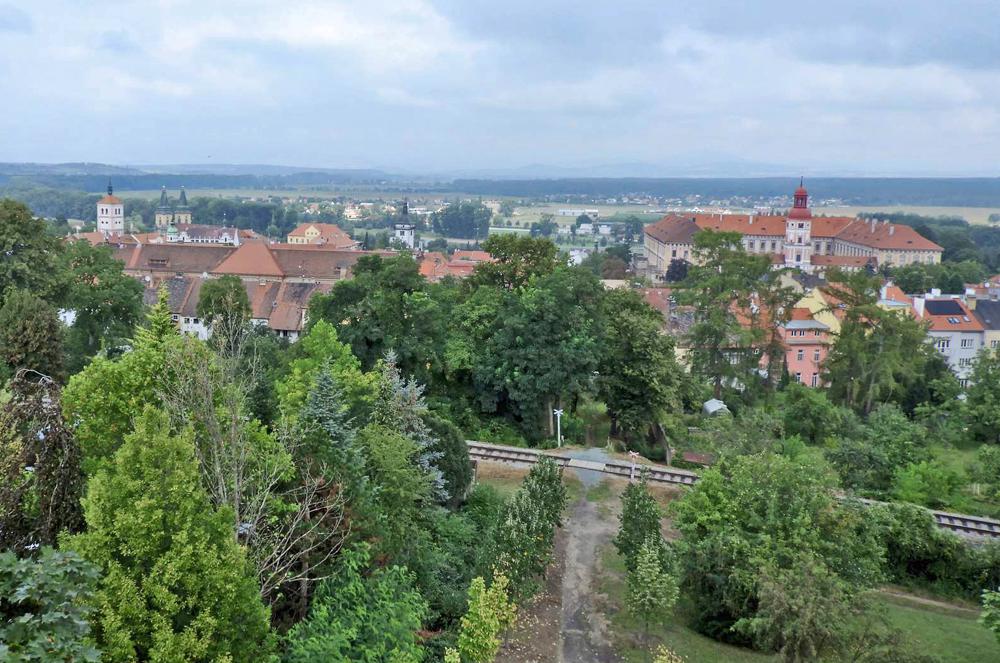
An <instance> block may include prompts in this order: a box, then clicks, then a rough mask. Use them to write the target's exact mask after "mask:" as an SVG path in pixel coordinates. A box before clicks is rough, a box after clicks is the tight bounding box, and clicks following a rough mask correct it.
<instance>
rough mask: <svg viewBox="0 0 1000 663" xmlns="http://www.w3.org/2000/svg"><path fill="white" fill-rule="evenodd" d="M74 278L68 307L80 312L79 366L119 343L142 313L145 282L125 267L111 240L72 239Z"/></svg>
mask: <svg viewBox="0 0 1000 663" xmlns="http://www.w3.org/2000/svg"><path fill="white" fill-rule="evenodd" d="M62 265H63V270H64V272H65V274H66V278H67V279H68V284H67V286H68V287H67V289H66V292H65V307H66V308H68V309H71V310H72V311H73V313H74V316H75V317H74V320H73V325H72V327H71V328H70V332H69V340H68V345H69V347H70V350H71V352H70V356H71V360H72V361H71V369H72V370H73V371H76V370H79V369H80V368H81V367H82V366H83V365H84V363H86V360H87V359H88V358H89V357H92V356H93V355H94V354H96V353H97V351H98V350H100V349H101V347H102V346H103V347H106V348H109V349H112V350H113V349H115V348H116V347H117V346H119V345H122V344H123V343H124V342H125V341H126V339H128V338H129V337H130V336H131V335H132V330H133V328H134V327H135V325H136V323H138V322H139V320H140V319H141V318H142V284H141V283H139V281H137V280H136V279H134V278H132V277H131V276H128V275H127V274H125V273H124V272H123V271H122V268H123V267H124V263H122V261H121V260H117V259H116V258H115V257H114V255H113V254H112V252H111V249H110V248H108V247H106V246H92V245H91V244H90V242H87V241H74V242H70V243H69V244H68V245H67V246H66V249H65V250H64V251H63V254H62Z"/></svg>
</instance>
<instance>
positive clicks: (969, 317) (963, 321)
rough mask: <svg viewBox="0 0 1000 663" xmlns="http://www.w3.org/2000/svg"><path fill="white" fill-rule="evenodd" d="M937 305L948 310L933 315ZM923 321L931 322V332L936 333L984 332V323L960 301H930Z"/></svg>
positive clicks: (926, 303) (925, 303)
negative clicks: (932, 310) (933, 309)
mask: <svg viewBox="0 0 1000 663" xmlns="http://www.w3.org/2000/svg"><path fill="white" fill-rule="evenodd" d="M935 304H937V305H942V306H940V308H942V309H946V310H944V311H943V312H935V313H932V312H931V310H930V309H932V308H935V306H934V305H935ZM922 319H923V320H926V321H928V322H930V330H931V331H936V332H977V331H983V330H984V327H983V323H982V322H980V320H979V318H977V317H976V316H975V315H973V313H972V311H971V310H969V307H968V306H966V305H965V302H963V301H962V300H960V299H928V300H927V301H926V302H924V315H923V317H922Z"/></svg>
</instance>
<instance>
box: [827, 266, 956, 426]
mask: <svg viewBox="0 0 1000 663" xmlns="http://www.w3.org/2000/svg"><path fill="white" fill-rule="evenodd" d="M828 280H829V285H828V286H827V287H826V288H825V290H826V291H827V293H828V294H829V295H832V296H833V297H834V298H835V299H837V300H840V301H841V302H843V303H844V304H845V305H846V309H845V319H844V322H843V324H842V325H841V329H840V334H839V335H838V336H837V339H836V341H835V342H834V344H833V347H832V348H831V349H830V353H829V355H828V356H827V359H826V363H825V364H824V367H823V368H824V371H825V375H826V379H827V380H828V381H829V382H830V388H829V395H830V398H831V400H832V401H833V402H834V403H838V404H842V405H846V406H848V407H850V408H852V409H854V410H855V411H856V412H858V413H859V414H868V413H869V412H871V411H872V410H874V409H875V408H876V407H877V406H878V405H879V404H882V403H888V402H902V401H903V399H904V398H905V397H906V395H907V392H908V391H909V390H910V389H911V388H912V387H913V386H914V385H915V384H919V382H920V381H922V380H925V379H926V369H927V365H928V363H929V362H931V361H932V360H935V359H937V358H938V355H937V353H936V351H935V350H934V348H933V347H932V346H931V345H930V343H929V342H928V340H927V334H926V330H925V327H924V325H923V323H921V322H920V321H918V320H916V319H915V318H913V317H912V316H911V315H909V314H907V313H904V312H900V311H896V310H886V309H883V308H882V307H880V306H879V305H878V295H879V286H880V282H879V280H878V277H876V276H872V275H870V274H868V273H866V272H864V271H857V272H853V273H850V274H845V273H842V272H839V271H837V270H831V272H830V273H829V275H828Z"/></svg>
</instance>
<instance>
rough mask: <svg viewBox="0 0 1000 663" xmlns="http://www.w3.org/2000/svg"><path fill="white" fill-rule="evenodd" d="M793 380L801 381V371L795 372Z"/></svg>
mask: <svg viewBox="0 0 1000 663" xmlns="http://www.w3.org/2000/svg"><path fill="white" fill-rule="evenodd" d="M795 381H796V382H802V374H801V373H796V374H795Z"/></svg>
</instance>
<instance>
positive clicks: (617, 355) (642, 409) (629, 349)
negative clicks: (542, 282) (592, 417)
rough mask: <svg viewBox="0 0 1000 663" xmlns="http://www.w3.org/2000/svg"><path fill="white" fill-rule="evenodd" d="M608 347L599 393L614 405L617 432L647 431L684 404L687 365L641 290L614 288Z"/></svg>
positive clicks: (607, 313)
mask: <svg viewBox="0 0 1000 663" xmlns="http://www.w3.org/2000/svg"><path fill="white" fill-rule="evenodd" d="M601 305H602V311H603V314H604V319H605V327H604V335H603V336H604V338H603V340H604V343H603V345H604V351H603V353H602V355H601V361H600V365H599V366H600V368H599V372H600V377H599V378H598V382H597V384H598V395H599V396H600V397H601V399H602V400H603V401H604V402H605V403H606V404H607V406H608V415H609V416H610V417H611V421H612V426H611V427H612V430H611V432H612V434H613V435H614V434H617V433H618V429H619V428H620V429H621V432H622V433H623V434H624V436H625V439H626V441H627V440H628V437H629V435H630V434H634V435H643V434H645V433H647V432H648V431H649V430H650V429H651V428H656V429H657V430H659V426H660V422H662V421H663V419H664V418H665V417H666V416H667V415H668V414H669V413H671V412H674V411H676V410H678V409H679V405H680V403H679V400H680V399H679V393H678V392H679V384H680V382H681V380H682V379H683V378H682V369H681V367H680V366H679V365H678V363H677V360H676V358H675V354H674V343H673V339H672V338H671V337H670V336H667V335H666V334H661V333H660V329H661V327H662V324H663V318H662V316H661V315H660V314H659V312H657V311H656V310H655V309H653V308H652V307H651V306H649V305H648V304H646V303H645V302H644V301H643V300H642V298H641V297H639V295H638V294H636V293H635V292H632V291H628V290H612V291H610V292H608V293H607V294H605V296H604V297H603V301H602V304H601Z"/></svg>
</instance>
